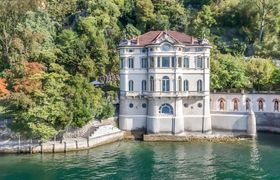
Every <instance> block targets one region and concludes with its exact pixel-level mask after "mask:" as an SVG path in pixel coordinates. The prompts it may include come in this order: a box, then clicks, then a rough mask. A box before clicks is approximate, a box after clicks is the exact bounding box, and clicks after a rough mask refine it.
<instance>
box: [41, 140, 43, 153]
mask: <svg viewBox="0 0 280 180" xmlns="http://www.w3.org/2000/svg"><path fill="white" fill-rule="evenodd" d="M42 153H43V143H41V154H42Z"/></svg>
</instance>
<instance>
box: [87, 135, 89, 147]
mask: <svg viewBox="0 0 280 180" xmlns="http://www.w3.org/2000/svg"><path fill="white" fill-rule="evenodd" d="M87 147H88V148H89V137H87Z"/></svg>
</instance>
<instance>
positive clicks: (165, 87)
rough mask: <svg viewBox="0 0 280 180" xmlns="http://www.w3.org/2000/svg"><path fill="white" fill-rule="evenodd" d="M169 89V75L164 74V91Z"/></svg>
mask: <svg viewBox="0 0 280 180" xmlns="http://www.w3.org/2000/svg"><path fill="white" fill-rule="evenodd" d="M169 90H170V80H169V77H167V76H164V77H163V78H162V91H163V92H166V91H169Z"/></svg>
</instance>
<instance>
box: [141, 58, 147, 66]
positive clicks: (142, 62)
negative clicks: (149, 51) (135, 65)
mask: <svg viewBox="0 0 280 180" xmlns="http://www.w3.org/2000/svg"><path fill="white" fill-rule="evenodd" d="M141 68H147V58H144V57H143V58H141Z"/></svg>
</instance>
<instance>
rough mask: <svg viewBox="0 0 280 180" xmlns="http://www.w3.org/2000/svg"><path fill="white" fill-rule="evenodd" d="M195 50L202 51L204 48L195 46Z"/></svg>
mask: <svg viewBox="0 0 280 180" xmlns="http://www.w3.org/2000/svg"><path fill="white" fill-rule="evenodd" d="M195 51H196V52H201V51H203V48H195Z"/></svg>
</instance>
